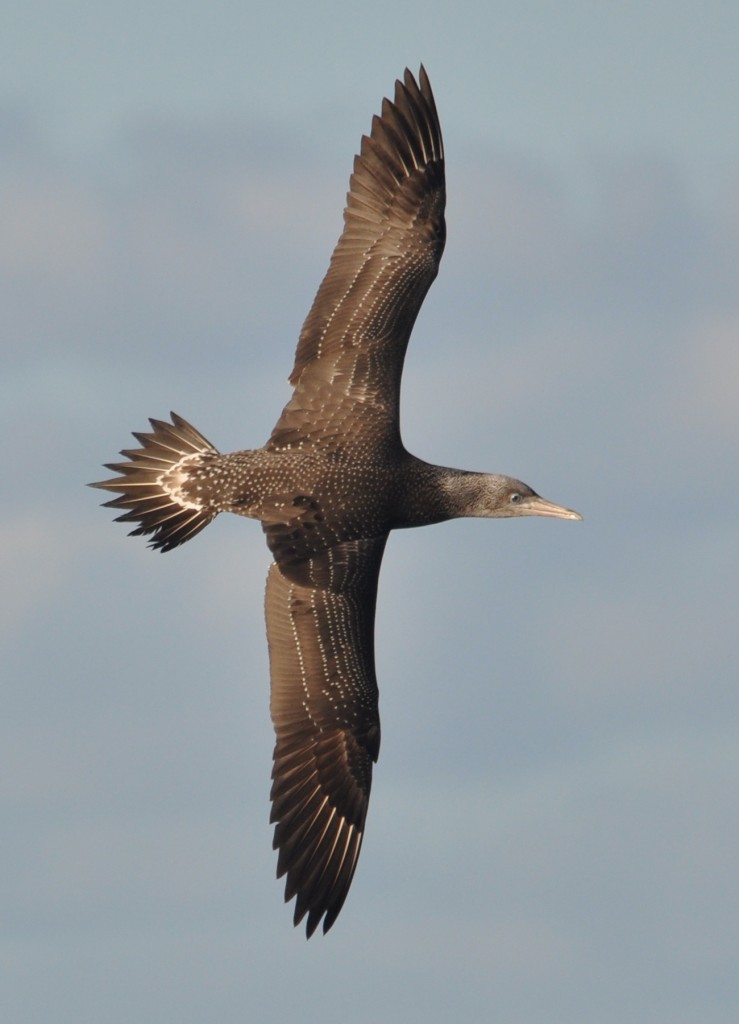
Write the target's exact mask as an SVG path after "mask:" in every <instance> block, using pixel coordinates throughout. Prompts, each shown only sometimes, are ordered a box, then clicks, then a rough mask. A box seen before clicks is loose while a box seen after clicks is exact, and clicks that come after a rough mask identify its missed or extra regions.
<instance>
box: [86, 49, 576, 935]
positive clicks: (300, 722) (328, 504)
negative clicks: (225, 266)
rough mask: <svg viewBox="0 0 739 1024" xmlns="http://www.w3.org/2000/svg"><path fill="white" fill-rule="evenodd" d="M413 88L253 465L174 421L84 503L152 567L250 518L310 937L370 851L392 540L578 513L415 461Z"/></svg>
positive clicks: (426, 214) (429, 183)
mask: <svg viewBox="0 0 739 1024" xmlns="http://www.w3.org/2000/svg"><path fill="white" fill-rule="evenodd" d="M419 83H420V84H417V83H416V81H415V79H414V78H413V76H412V75H411V73H410V72H409V71H406V73H405V77H404V81H403V82H398V83H396V91H395V100H394V103H390V102H389V101H388V100H385V101H384V104H383V111H382V116H381V117H376V118H375V119H374V121H373V126H372V133H371V135H370V136H369V137H365V138H364V139H363V142H362V150H361V153H360V155H359V156H358V157H357V158H356V160H355V165H354V173H353V175H352V179H351V187H350V192H349V196H348V200H347V208H346V211H345V214H344V219H345V227H344V232H343V234H342V236H341V238H340V239H339V242H338V244H337V246H336V249H335V251H334V254H333V257H332V260H331V265H330V267H329V270H328V273H327V274H326V277H325V278H324V281H323V283H322V285H321V287H320V289H319V291H318V294H317V296H316V299H315V301H314V303H313V307H312V309H311V311H310V313H309V314H308V317H307V319H306V322H305V324H304V326H303V330H302V332H301V335H300V340H299V343H298V348H297V353H296V359H295V367H294V369H293V372H292V375H291V378H290V381H291V384H292V385H293V394H292V397H291V399H290V401H289V402H288V404H287V405H286V407H285V409H284V410H283V412H282V415H281V417H280V419H279V420H278V422H277V424H276V426H275V428H274V430H273V432H272V435H271V437H270V439H269V440H268V442H267V444H266V445H265V446H264V447H262V448H257V449H252V450H248V451H241V452H234V453H232V454H227V455H222V454H221V453H219V452H218V451H217V449H215V448H214V447H213V446H212V445H211V444H210V443H209V442H208V441H207V440H206V439H205V438H204V437H203V436H202V435H201V434H200V433H199V432H198V431H197V430H195V429H194V428H193V427H192V426H190V424H188V423H187V422H186V421H185V420H183V419H182V418H181V417H179V416H177V415H175V414H174V413H173V414H172V422H171V423H168V422H165V421H160V420H152V421H151V424H152V432H151V433H146V434H136V435H135V436H136V437H137V439H138V440H139V441H140V443H141V447H140V448H136V449H132V450H129V451H124V452H122V454H123V455H124V456H126V457H127V459H128V461H127V462H123V463H115V464H110V468H111V469H114V470H116V471H117V472H118V473H120V474H121V475H120V476H119V477H117V478H115V479H113V480H108V481H103V482H101V483H100V484H97V485H95V486H99V487H103V488H105V489H107V490H110V491H114V492H117V493H118V494H119V496H118V497H116V498H114V499H113V500H112V501H110V502H107V504H109V505H111V506H113V507H115V508H119V509H123V510H124V514H123V515H121V516H119V518H120V519H122V520H124V521H129V522H135V523H138V524H139V525H138V527H137V528H136V529H135V530H134V531H133V533H135V534H152V535H153V539H152V545H153V546H154V547H157V548H160V549H161V550H163V551H167V550H170V549H171V548H173V547H176V546H177V545H179V544H181V543H183V542H184V541H186V540H188V539H190V538H191V537H192V536H194V535H195V534H196V533H197V532H199V531H200V530H201V529H202V528H203V527H204V526H206V525H207V524H208V523H209V522H210V521H211V520H212V519H213V518H214V517H215V516H216V515H217V514H218V513H219V512H234V513H237V514H239V515H244V516H248V517H251V518H254V519H258V520H260V521H261V523H262V526H263V529H264V531H265V534H266V539H267V543H268V545H269V548H270V550H271V552H272V555H273V558H274V562H273V564H272V566H271V568H270V571H269V575H268V579H267V594H266V604H265V608H266V620H267V636H268V642H269V651H270V672H271V678H272V699H271V712H272V719H273V724H274V727H275V732H276V737H277V742H276V746H275V754H274V766H273V773H272V776H273V786H272V794H271V795H272V818H271V820H272V821H273V822H274V823H275V840H274V845H275V848H276V849H278V850H279V859H278V876H281V875H283V874H286V875H287V883H286V892H285V898H286V899H291V898H292V897H293V896H296V897H297V901H296V907H295V923H296V924H297V923H298V922H299V921H300V920H302V918H303V917H304V916H305V915H306V914H307V915H308V922H307V933H308V935H311V934H312V932H313V931H314V930H315V928H316V927H317V926H318V924H319V923H320V922H321V920H323V928H324V931H326V930H328V928H329V927H330V926H331V925H332V924H333V922H334V920H335V919H336V916H337V915H338V913H339V911H340V909H341V907H342V905H343V902H344V899H345V897H346V894H347V891H348V889H349V885H350V884H351V880H352V876H353V874H354V869H355V867H356V861H357V857H358V855H359V849H360V846H361V840H362V833H363V829H364V821H365V816H366V812H367V804H368V800H369V792H370V785H371V778H372V765H373V763H374V762H375V761H376V760H377V756H378V753H379V745H380V722H379V713H378V691H377V683H376V679H375V671H374V639H373V633H374V612H375V600H376V594H377V581H378V576H379V571H380V564H381V560H382V555H383V551H384V547H385V542H386V540H387V536H388V533H389V532H390V530H392V529H398V528H404V527H411V526H424V525H428V524H431V523H436V522H441V521H443V520H446V519H452V518H455V517H458V516H484V517H490V518H494V517H503V516H520V515H545V516H555V517H558V518H569V519H579V518H580V516H579V515H578V514H577V513H575V512H571V511H570V510H568V509H565V508H562V507H561V506H558V505H554V504H552V503H551V502H547V501H545V500H544V499H542V498H540V497H539V496H538V495H537V494H536V493H535V492H534V491H532V489H531V488H530V487H528V486H527V485H526V484H523V483H521V482H520V481H517V480H514V479H512V478H510V477H506V476H500V475H496V474H484V473H469V472H466V471H463V470H456V469H448V468H446V467H440V466H435V465H432V464H430V463H427V462H424V461H422V460H420V459H417V458H416V457H415V456H413V455H411V454H410V453H409V452H407V451H406V449H405V447H404V446H403V443H402V440H401V436H400V427H399V400H400V379H401V374H402V368H403V359H404V355H405V349H406V346H407V343H408V339H409V337H410V333H411V330H412V327H413V324H414V322H415V319H416V316H417V313H418V310H419V308H420V306H421V303H422V301H423V299H424V297H425V295H426V292H427V291H428V288H429V286H430V285H431V282H432V281H433V279H434V277H435V276H436V273H437V270H438V265H439V260H440V259H441V254H442V251H443V247H444V238H445V227H444V205H445V186H444V159H443V147H442V141H441V131H440V128H439V122H438V117H437V114H436V107H435V105H434V100H433V96H432V93H431V88H430V85H429V82H428V79H427V77H426V74H425V72H424V70H423V68H422V69H421V73H420V77H419Z"/></svg>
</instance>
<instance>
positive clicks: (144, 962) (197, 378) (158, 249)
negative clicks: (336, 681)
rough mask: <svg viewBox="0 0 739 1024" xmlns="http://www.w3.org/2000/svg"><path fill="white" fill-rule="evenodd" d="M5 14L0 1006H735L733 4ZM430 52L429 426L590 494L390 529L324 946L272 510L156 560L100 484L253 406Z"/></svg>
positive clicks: (416, 350)
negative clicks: (376, 121)
mask: <svg viewBox="0 0 739 1024" xmlns="http://www.w3.org/2000/svg"><path fill="white" fill-rule="evenodd" d="M7 6H8V5H6V7H7ZM645 6H646V7H647V8H648V9H646V10H645V9H644V8H645ZM2 23H3V24H2V32H0V290H1V293H2V294H1V295H0V299H1V302H2V309H3V329H2V332H1V334H0V346H1V354H0V360H1V365H2V374H0V395H1V396H2V401H1V402H0V417H1V426H2V436H3V437H4V439H5V450H6V458H5V470H4V472H3V481H4V487H3V494H4V500H3V503H2V512H1V513H0V573H1V575H2V580H3V587H2V594H0V606H1V609H2V613H1V616H0V633H1V634H2V642H3V652H4V656H3V664H4V670H3V685H2V713H0V749H2V751H3V754H2V758H1V761H0V764H1V765H2V770H1V771H0V799H2V805H3V806H2V815H3V822H4V830H3V835H4V838H3V842H2V844H0V878H2V882H1V883H0V962H2V965H3V967H2V974H3V981H2V986H0V1010H2V1018H3V1020H4V1021H5V1020H7V1021H10V1022H12V1024H47V1022H49V1021H53V1022H54V1024H72V1022H74V1024H80V1022H85V1021H96V1022H97V1021H105V1022H106V1024H129V1022H130V1021H132V1020H137V1021H156V1022H157V1024H170V1022H171V1024H202V1022H203V1021H206V1020H213V1021H218V1022H219V1024H232V1022H233V1024H237V1022H238V1024H243V1022H244V1021H249V1020H254V1021H259V1022H260V1024H277V1022H280V1024H282V1022H283V1021H285V1020H291V1019H299V1020H305V1021H312V1020H314V1019H315V1020H320V1021H321V1024H338V1022H339V1021H341V1022H342V1024H345V1022H346V1021H349V1022H351V1024H370V1022H371V1024H375V1022H376V1021H383V1022H384V1024H401V1022H403V1024H415V1022H416V1021H418V1022H424V1024H447V1022H448V1021H449V1020H454V1021H455V1022H458V1024H462V1022H464V1024H468V1022H469V1024H478V1022H479V1021H481V1020H495V1021H496V1022H501V1024H558V1022H560V1021H561V1022H562V1024H623V1022H624V1021H628V1022H629V1024H733V1022H734V1021H736V1019H737V1014H738V1013H739V982H738V981H737V979H738V978H739V955H738V954H737V951H738V950H739V924H738V923H737V922H738V921H739V915H737V912H736V896H737V892H738V891H739V868H738V867H737V865H738V864H739V815H738V814H737V792H738V788H739V694H738V688H737V653H738V651H737V648H738V646H739V644H738V642H737V622H739V594H738V585H737V579H738V578H739V574H738V570H739V528H738V526H737V502H738V500H739V486H738V485H737V456H738V449H739V401H737V392H738V391H739V288H738V287H737V267H738V266H739V133H738V132H737V100H738V99H739V70H738V66H737V60H736V54H737V50H738V48H739V9H737V8H736V7H735V5H731V4H728V3H718V2H714V3H705V2H704V3H700V4H699V3H697V2H684V3H675V2H673V3H669V4H668V3H662V2H657V3H653V4H649V5H644V4H636V3H622V4H619V5H611V4H601V3H592V2H591V3H589V4H586V3H584V2H583V3H580V2H577V3H569V4H560V5H554V4H546V3H543V2H539V3H534V2H529V3H527V2H522V3H519V4H517V5H510V4H506V5H502V4H497V3H466V2H464V0H462V2H459V3H456V4H453V5H452V4H449V5H447V4H440V3H439V4H434V3H428V2H427V3H423V4H421V3H417V2H415V0H414V2H410V3H406V4H403V5H400V4H397V3H393V4H391V3H387V2H385V0H381V2H378V3H375V4H373V5H371V6H368V5H361V6H360V5H357V4H353V3H350V2H347V0H342V2H341V3H338V2H337V3H327V4H320V5H314V6H311V5H308V4H304V3H297V2H295V0H287V2H284V3H282V4H280V5H275V8H274V10H273V11H271V10H267V8H266V6H265V5H261V4H260V5H256V4H252V3H249V2H242V3H226V2H220V3H219V2H210V3H208V4H205V3H195V2H192V0H190V2H179V3H173V2H172V3H170V2H157V0H153V2H152V0H149V2H148V3H146V4H144V3H140V2H137V0H129V2H127V3H125V4H124V3H120V2H118V0H111V2H107V3H105V4H102V5H101V4H93V3H89V2H88V3H81V2H78V3H72V2H64V3H50V2H48V0H47V2H43V0H36V2H34V0H29V2H26V3H23V4H21V3H19V2H17V0H16V2H14V3H12V4H10V7H9V10H6V11H5V12H4V14H3V16H2ZM420 61H423V62H424V64H425V66H426V68H427V70H428V72H429V75H430V78H431V81H432V84H433V87H434V91H435V95H436V101H437V105H438V107H439V111H440V116H441V120H442V128H443V131H444V138H445V144H446V152H447V165H448V171H447V184H448V189H449V202H448V242H447V248H446V252H445V255H444V259H443V262H442V267H441V273H440V275H439V278H438V280H437V281H436V282H435V284H434V286H433V288H432V290H431V293H430V294H429V297H428V299H427V302H426V304H425V306H424V309H423V311H422V314H421V316H420V317H419V320H418V323H417V325H416V329H415V332H414V336H413V339H412V342H411V347H410V351H409V356H408V359H407V362H406V373H405V377H404V391H403V431H404V436H405V440H406V443H407V445H408V447H409V448H410V449H411V450H412V451H414V452H415V453H416V454H418V455H420V456H422V457H424V458H427V459H429V460H431V461H436V462H440V463H444V464H449V465H459V466H464V467H466V468H471V469H487V470H492V471H498V472H505V473H511V474H513V475H515V476H518V477H521V478H522V479H524V480H526V481H527V482H528V483H529V484H531V485H532V486H533V487H535V488H536V489H537V490H538V491H540V492H541V493H542V494H543V495H545V496H546V497H548V498H550V499H551V500H553V501H556V502H560V503H562V504H565V505H568V506H570V507H573V508H576V509H578V510H579V511H580V512H582V513H583V515H584V516H585V520H584V522H583V523H566V522H555V521H536V520H530V521H525V520H524V521H519V522H505V521H503V522H490V521H474V522H457V523H450V524H445V525H443V526H438V527H433V528H429V529H426V530H417V531H406V532H403V533H399V534H397V535H395V536H393V537H392V538H391V540H390V543H389V545H388V548H387V553H386V556H385V562H384V566H383V572H382V577H381V581H380V597H379V607H378V622H377V638H376V643H377V663H378V675H379V682H380V689H381V707H380V710H381V715H382V727H383V748H382V754H381V758H380V762H379V765H378V767H377V770H376V774H375V782H374V787H373V793H372V799H371V803H370V811H369V816H368V822H367V831H366V838H365V844H364V848H363V851H362V856H361V858H360V863H359V868H358V871H357V874H356V876H355V880H354V883H353V887H352V890H351V892H350V895H349V898H348V900H347V903H346V905H345V908H344V910H343V912H342V914H341V916H340V918H339V920H338V921H337V923H336V925H335V926H334V928H333V930H332V931H331V932H330V933H329V935H328V936H326V937H325V938H324V937H322V936H319V935H317V936H316V937H315V938H313V939H312V940H311V941H310V942H309V943H306V941H305V938H304V935H303V932H302V930H294V929H293V928H292V923H291V920H292V908H291V907H290V908H286V907H284V906H283V903H282V888H283V887H282V883H281V882H279V883H278V882H276V881H275V879H274V872H275V856H274V854H273V853H272V850H271V829H270V827H269V825H268V813H269V807H268V794H269V773H270V767H271V751H272V744H273V737H272V729H271V724H270V721H269V712H268V670H267V649H266V640H265V636H264V625H263V619H262V597H263V589H264V578H265V575H266V571H267V566H268V563H269V555H268V552H267V549H266V546H265V545H264V541H263V538H262V533H261V530H260V529H259V526H258V524H255V523H253V522H249V521H246V520H241V519H237V518H236V517H233V518H232V519H230V520H229V519H226V518H223V517H221V518H219V519H218V520H217V521H216V522H215V523H214V524H213V525H212V526H210V527H209V528H208V530H207V531H206V532H205V533H203V534H202V535H200V536H198V537H197V539H195V540H194V541H193V542H192V544H188V545H186V546H185V547H183V548H182V549H178V550H176V551H174V552H172V553H170V554H167V555H164V556H162V555H160V554H157V553H153V552H150V551H149V550H148V549H147V548H146V546H145V544H144V543H143V542H142V541H141V540H140V539H138V538H133V539H129V538H127V537H126V535H125V529H124V527H122V526H121V525H120V524H114V523H112V521H111V520H112V514H111V512H110V510H107V509H101V508H99V507H98V500H99V494H97V493H96V492H93V491H89V490H87V489H86V488H85V487H84V486H83V485H84V483H85V482H87V481H89V480H94V479H99V478H100V477H101V476H102V475H104V473H105V471H104V470H102V468H101V463H103V462H107V461H111V460H114V459H115V458H116V455H117V452H118V450H119V449H121V448H125V447H129V446H130V445H131V444H132V443H133V442H132V439H131V437H130V431H132V430H142V429H145V428H146V426H147V417H148V416H156V417H162V416H166V414H167V413H168V411H169V410H170V409H175V410H176V411H177V412H179V413H180V414H182V415H183V416H185V417H186V418H187V419H188V420H191V421H192V422H193V423H194V424H195V425H196V426H197V427H198V428H199V429H200V430H202V431H203V433H204V434H205V435H206V436H207V437H208V438H210V440H212V441H213V443H214V444H216V445H217V446H218V447H219V448H221V449H222V450H231V449H234V448H245V447H254V446H257V445H259V444H261V443H263V441H264V440H265V438H266V437H267V436H268V434H269V431H270V430H271V428H272V425H273V423H274V421H275V420H276V418H277V416H278V414H279V412H280V409H281V407H282V404H283V403H284V401H285V400H286V398H287V395H288V388H287V383H286V378H287V375H288V373H289V371H290V368H291V366H292V358H293V352H294V346H295V342H296V339H297V335H298V332H299V329H300V325H301V323H302V319H303V317H304V316H305V314H306V312H307V310H308V308H309V305H310V302H311V300H312V297H313V294H314V292H315V290H316V288H317V286H318V284H319V282H320V279H321V276H322V275H323V273H324V271H325V269H326V266H327V264H328V259H329V256H330V252H331V248H332V246H333V243H334V242H335V240H336V237H337V236H338V233H339V230H340V226H341V210H342V205H343V201H344V194H345V191H346V187H347V183H348V177H349V173H350V170H351V165H352V158H353V155H354V153H355V152H356V151H357V148H358V146H359V141H360V137H361V135H362V133H363V132H365V131H367V130H368V128H369V125H370V120H371V117H372V114H373V113H375V112H377V111H378V110H379V107H380V103H381V100H382V97H383V96H384V95H387V94H389V93H391V92H392V89H393V83H394V79H395V78H396V77H397V76H399V75H400V74H402V71H403V68H404V67H405V66H406V65H409V66H410V67H411V68H412V69H414V70H417V67H418V64H419V62H420Z"/></svg>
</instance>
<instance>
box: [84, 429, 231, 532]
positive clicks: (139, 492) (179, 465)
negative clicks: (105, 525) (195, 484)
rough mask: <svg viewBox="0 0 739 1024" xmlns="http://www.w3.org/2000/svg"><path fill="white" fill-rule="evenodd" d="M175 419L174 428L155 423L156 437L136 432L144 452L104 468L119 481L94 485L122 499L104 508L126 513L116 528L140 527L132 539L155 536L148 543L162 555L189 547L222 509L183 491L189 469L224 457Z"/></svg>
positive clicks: (135, 450) (137, 450)
mask: <svg viewBox="0 0 739 1024" xmlns="http://www.w3.org/2000/svg"><path fill="white" fill-rule="evenodd" d="M170 416H171V417H172V422H171V423H168V422H167V421H166V420H154V419H150V420H149V422H150V423H151V427H152V430H151V433H144V432H134V435H133V436H134V437H135V438H136V440H137V441H138V442H139V444H140V445H141V447H140V448H129V449H124V450H123V451H122V452H121V455H123V456H124V457H125V458H126V459H128V460H129V461H128V462H108V463H106V464H105V466H106V469H110V470H112V471H113V472H114V473H119V474H120V475H119V476H116V477H113V479H111V480H100V481H97V482H96V483H93V484H90V487H99V488H100V489H101V490H104V491H113V492H114V493H117V494H118V497H116V498H112V499H111V500H110V501H106V502H103V504H104V505H105V506H106V507H108V508H117V509H124V510H125V511H124V512H123V514H122V515H120V516H116V522H120V523H140V525H139V526H138V527H137V528H136V529H135V530H131V532H130V534H129V536H131V537H140V536H142V535H144V534H149V533H150V534H153V537H152V539H151V540H150V541H149V543H150V545H151V547H153V548H158V549H159V550H161V551H170V550H171V549H172V548H175V547H177V546H178V545H179V544H184V543H185V541H186V540H190V538H191V537H194V536H195V534H196V533H199V532H200V531H201V530H202V529H203V528H204V527H206V526H207V525H208V523H209V522H211V520H213V519H215V517H216V516H217V515H218V510H217V509H213V508H210V507H209V506H207V505H204V504H200V503H198V502H197V501H194V500H193V499H192V497H185V496H184V494H183V493H182V489H181V488H182V483H183V482H184V481H185V480H186V479H187V470H188V468H189V467H192V466H202V465H204V464H205V462H206V461H207V460H208V459H210V458H212V457H213V456H215V457H218V456H219V454H220V453H219V451H218V449H217V448H214V447H213V445H212V444H211V443H210V441H208V440H207V439H206V438H205V437H203V435H202V434H201V433H200V432H199V431H197V430H196V429H195V427H193V426H191V424H189V423H188V422H187V420H183V419H182V417H181V416H178V415H177V413H174V412H173V413H170Z"/></svg>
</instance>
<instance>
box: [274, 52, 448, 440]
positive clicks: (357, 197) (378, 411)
mask: <svg viewBox="0 0 739 1024" xmlns="http://www.w3.org/2000/svg"><path fill="white" fill-rule="evenodd" d="M445 201H446V200H445V187H444V151H443V144H442V139H441V129H440V127H439V119H438V115H437V113H436V105H435V103H434V97H433V94H432V92H431V86H430V85H429V80H428V77H427V75H426V72H425V70H424V69H423V67H422V68H421V71H420V75H419V83H418V84H417V83H416V80H415V78H414V77H413V75H412V74H411V72H410V71H408V70H406V72H405V75H404V79H403V81H402V82H400V81H398V82H396V84H395V99H394V102H390V100H387V99H386V100H384V101H383V104H382V115H381V116H380V117H377V116H376V117H375V118H374V119H373V122H372V131H371V134H370V135H369V136H365V137H364V138H363V139H362V147H361V152H360V154H359V156H357V157H356V158H355V161H354V173H353V174H352V177H351V182H350V190H349V194H348V196H347V206H346V209H345V211H344V222H345V224H344V231H343V234H342V235H341V238H340V239H339V241H338V243H337V245H336V248H335V249H334V253H333V256H332V257H331V264H330V266H329V269H328V272H327V274H326V276H325V278H324V279H323V283H322V284H321V287H320V288H319V290H318V294H317V295H316V298H315V301H314V302H313V306H312V308H311V311H310V313H309V314H308V317H307V319H306V321H305V323H304V325H303V329H302V331H301V334H300V341H299V343H298V348H297V352H296V356H295V366H294V368H293V371H292V374H291V376H290V383H291V384H292V385H293V386H294V389H295V390H294V393H293V397H292V399H291V401H290V402H289V403H288V404H287V406H286V407H285V409H284V411H283V413H282V416H281V417H280V419H279V421H278V422H277V425H276V426H275V429H274V431H273V433H272V437H271V438H270V441H269V446H271V447H273V448H275V447H286V446H296V445H298V444H301V443H302V444H305V443H306V442H307V443H310V444H319V445H320V444H329V443H335V442H336V440H337V439H340V441H341V444H342V445H349V444H351V443H352V442H353V441H354V442H355V443H365V444H366V443H367V442H368V441H369V442H370V443H372V442H374V443H382V441H383V440H385V439H390V440H391V441H393V442H395V441H396V440H398V439H399V428H398V401H399V394H400V378H401V374H402V371H403V359H404V357H405V350H406V347H407V345H408V339H409V337H410V333H411V330H412V328H413V324H414V322H415V320H416V316H417V315H418V311H419V309H420V308H421V303H422V302H423V300H424V297H425V295H426V292H427V291H428V289H429V287H430V285H431V282H432V281H433V280H434V278H435V277H436V274H437V272H438V269H439V261H440V259H441V254H442V252H443V250H444V240H445V224H444V206H445ZM358 407H361V411H360V408H358Z"/></svg>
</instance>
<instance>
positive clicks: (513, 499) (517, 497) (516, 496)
mask: <svg viewBox="0 0 739 1024" xmlns="http://www.w3.org/2000/svg"><path fill="white" fill-rule="evenodd" d="M522 498H523V495H522V494H519V492H518V491H514V492H513V494H512V495H511V498H510V500H511V502H512V504H514V505H518V503H519V501H521V499H522Z"/></svg>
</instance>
